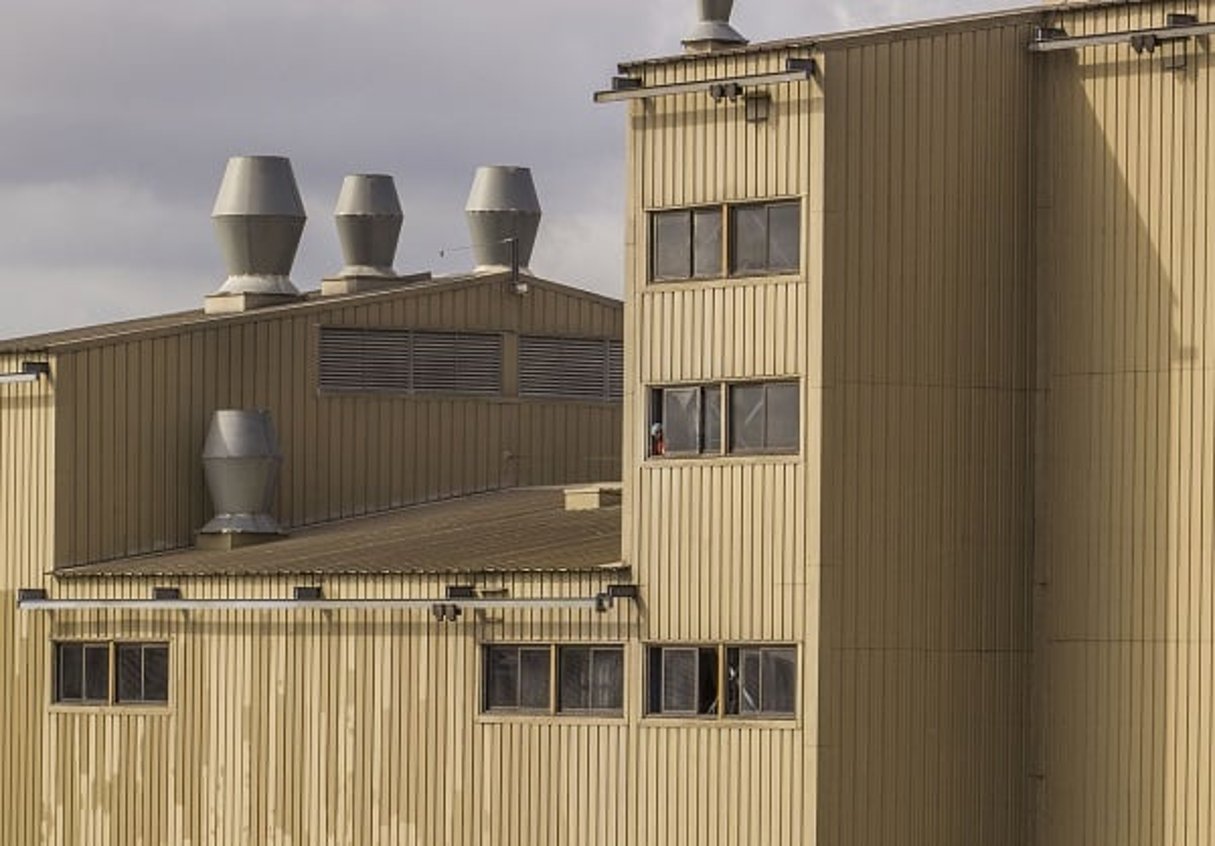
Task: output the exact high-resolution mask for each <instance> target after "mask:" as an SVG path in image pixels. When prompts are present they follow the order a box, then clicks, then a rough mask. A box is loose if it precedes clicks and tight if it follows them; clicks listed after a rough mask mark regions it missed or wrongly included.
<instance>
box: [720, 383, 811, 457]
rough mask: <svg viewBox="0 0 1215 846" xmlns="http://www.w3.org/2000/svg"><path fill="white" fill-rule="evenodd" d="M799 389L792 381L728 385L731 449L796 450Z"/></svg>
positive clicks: (797, 441) (799, 413) (738, 450)
mask: <svg viewBox="0 0 1215 846" xmlns="http://www.w3.org/2000/svg"><path fill="white" fill-rule="evenodd" d="M800 436H801V392H800V388H799V386H798V384H797V383H796V382H759V383H755V384H749V385H732V386H730V451H731V452H741V453H747V452H752V453H754V452H796V451H797V450H798V445H799V442H800Z"/></svg>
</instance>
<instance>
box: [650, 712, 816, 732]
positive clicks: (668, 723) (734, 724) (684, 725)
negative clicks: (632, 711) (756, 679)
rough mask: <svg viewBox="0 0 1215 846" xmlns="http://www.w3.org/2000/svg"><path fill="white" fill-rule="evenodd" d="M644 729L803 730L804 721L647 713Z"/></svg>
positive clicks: (791, 718)
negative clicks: (670, 715) (671, 715)
mask: <svg viewBox="0 0 1215 846" xmlns="http://www.w3.org/2000/svg"><path fill="white" fill-rule="evenodd" d="M640 725H641V727H642V728H643V729H688V728H694V729H757V730H761V731H801V729H802V721H801V720H800V719H797V718H795V717H790V718H788V719H775V718H768V719H765V718H763V717H756V718H749V717H717V716H711V717H664V716H662V715H660V714H647V715H646V716H645V717H643V718H642V720H641V723H640Z"/></svg>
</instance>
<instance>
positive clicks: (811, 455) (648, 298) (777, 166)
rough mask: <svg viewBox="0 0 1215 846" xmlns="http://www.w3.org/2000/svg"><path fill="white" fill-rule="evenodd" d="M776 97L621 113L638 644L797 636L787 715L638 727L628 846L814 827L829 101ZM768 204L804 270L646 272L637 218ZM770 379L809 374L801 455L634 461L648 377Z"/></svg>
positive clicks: (761, 62) (644, 222)
mask: <svg viewBox="0 0 1215 846" xmlns="http://www.w3.org/2000/svg"><path fill="white" fill-rule="evenodd" d="M788 55H789V54H787V53H783V52H776V53H773V54H771V55H764V56H748V57H745V58H719V57H710V58H705V59H698V60H695V61H689V62H687V63H685V64H677V65H664V66H654V67H648V68H646V69H645V74H646V84H647V85H655V84H663V83H673V82H679V81H683V80H689V79H709V78H714V79H716V78H723V77H729V76H731V75H746V74H755V73H761V72H769V71H773V70H783V69H784V63H785V59H786V58H787V57H788ZM798 55H805V53H800V54H798ZM768 90H769V91H770V93H771V94H772V98H773V100H772V116H771V118H770V120H769V121H768V122H766V123H759V124H749V123H747V122H746V121H745V120H744V119H743V104H742V102H741V101H740V102H736V103H730V102H723V103H720V104H718V103H715V102H714V101H713V100H712V99H710V97H709V96H708V95H707V94H706V93H704V92H699V93H695V94H688V95H679V96H674V97H663V98H658V99H655V100H652V101H648V102H646V103H644V104H634V105H632V106H631V112H630V125H631V132H630V136H629V160H630V180H631V182H630V197H629V213H630V218H629V227H630V228H629V234H628V238H627V240H628V255H627V267H628V268H629V278H628V283H627V284H628V296H627V303H628V305H627V306H626V328H625V356H626V358H625V420H626V429H625V467H626V472H625V509H626V519H625V531H624V534H625V541H624V543H625V557H626V560H627V561H628V562H629V563H630V564H631V565H632V566H633V567H634V568H635V571H636V574H637V580H638V582H639V583H640V584H641V585H642V591H643V596H644V600H645V618H644V619H643V621H642V623H641V626H640V629H639V632H638V637H639V640H640V642H641V644H647V643H650V642H678V641H683V642H703V643H717V642H723V641H727V642H729V641H763V642H777V643H796V644H798V646H799V648H800V662H801V663H800V667H799V673H800V676H799V681H800V683H801V684H800V690H799V703H798V713H799V716H798V720H797V721H796V722H795V723H793V724H780V723H777V724H773V725H767V726H755V725H746V724H733V725H731V724H730V723H729V722H725V723H722V724H720V725H709V726H706V725H704V724H703V723H697V722H695V721H693V722H688V721H683V722H675V723H670V722H669V721H668V722H663V721H660V720H655V719H650V720H647V721H643V722H642V724H641V725H640V727H639V729H638V731H637V734H636V738H635V741H634V742H635V743H636V744H637V750H638V751H637V759H636V762H635V768H636V773H637V775H636V777H637V780H638V783H637V785H636V788H635V798H634V800H633V801H634V803H635V804H633V805H631V806H630V810H631V811H632V813H634V814H635V817H634V820H633V829H632V832H633V835H634V836H633V838H632V839H631V841H630V842H635V843H653V842H657V843H677V842H688V843H706V844H728V843H738V844H743V843H765V844H793V843H804V842H807V840H806V838H807V837H808V832H812V831H813V830H814V820H815V812H816V809H815V805H814V802H813V799H812V797H813V796H814V790H815V767H816V750H815V739H814V738H815V733H816V732H815V729H816V721H815V714H816V702H817V694H816V690H817V675H818V674H817V651H816V648H815V645H816V640H817V638H816V631H817V623H816V621H817V614H818V569H817V565H818V558H817V553H818V540H817V519H816V518H815V517H814V516H813V514H812V511H813V505H814V504H816V503H817V500H818V478H817V474H816V473H814V472H813V468H815V467H816V466H817V439H816V433H817V421H818V404H819V399H818V397H819V392H818V385H819V361H820V358H819V337H820V326H819V320H820V312H819V309H818V303H819V301H820V297H821V294H820V290H821V289H820V287H819V286H820V284H821V275H820V272H819V271H820V268H821V264H822V190H821V172H822V161H823V160H822V140H821V139H822V97H821V91H820V90H819V88H818V83H816V82H805V83H797V84H786V85H779V86H773V87H771V88H770V89H768ZM776 198H795V199H798V200H800V201H801V203H802V214H801V222H802V236H801V240H802V272H801V273H795V274H791V275H785V276H777V277H771V278H750V279H725V280H714V281H697V282H687V283H653V284H651V283H648V282H647V276H648V272H647V268H648V241H649V238H648V224H649V218H648V215H647V212H648V211H649V210H652V209H661V208H670V207H683V206H691V205H703V204H715V205H716V204H722V203H727V202H738V201H746V200H767V199H776ZM778 377H779V378H788V377H791V378H794V379H797V380H799V382H800V385H801V398H802V407H801V416H802V429H803V432H802V449H801V451H800V454H799V455H797V456H792V457H789V456H771V457H753V458H741V457H728V458H722V459H698V460H677V459H663V460H649V461H647V460H646V459H645V450H646V443H647V428H646V418H647V409H646V404H647V393H646V392H647V390H648V388H649V387H650V386H653V385H661V384H670V383H678V382H698V381H717V380H735V379H762V378H778ZM636 681H637V683H638V684H639V685H640V684H641V683H642V682H643V678H642V673H641V668H640V667H638V668H637V670H636Z"/></svg>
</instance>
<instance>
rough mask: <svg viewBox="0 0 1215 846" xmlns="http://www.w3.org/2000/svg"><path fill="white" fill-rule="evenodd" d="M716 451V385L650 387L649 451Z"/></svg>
mask: <svg viewBox="0 0 1215 846" xmlns="http://www.w3.org/2000/svg"><path fill="white" fill-rule="evenodd" d="M720 452H721V386H720V385H692V386H688V387H673V388H654V389H653V390H652V391H651V398H650V445H649V454H650V455H652V456H654V455H676V456H679V455H699V454H702V453H704V454H710V455H716V454H719V453H720Z"/></svg>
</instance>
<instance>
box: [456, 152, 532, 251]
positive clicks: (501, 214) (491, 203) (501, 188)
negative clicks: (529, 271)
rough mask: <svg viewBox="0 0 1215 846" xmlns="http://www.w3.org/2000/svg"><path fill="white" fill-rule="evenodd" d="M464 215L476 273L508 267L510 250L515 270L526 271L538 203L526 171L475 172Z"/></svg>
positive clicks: (489, 169) (499, 168) (496, 169)
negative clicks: (515, 265) (515, 266)
mask: <svg viewBox="0 0 1215 846" xmlns="http://www.w3.org/2000/svg"><path fill="white" fill-rule="evenodd" d="M464 213H465V216H466V217H467V219H468V231H469V235H470V236H471V237H472V245H473V254H474V255H475V256H476V259H477V271H478V272H482V273H483V272H491V271H500V270H503V269H507V268H510V267H512V250H514V251H515V252H514V254H513V258H514V260H515V261H516V262H517V266H518V267H519V268H521V269H526V268H527V266H528V264H529V263H530V262H531V257H532V248H533V247H534V246H535V245H536V233H537V232H538V231H539V230H540V200H539V198H538V197H537V196H536V184H535V183H534V182H533V181H532V172H531V171H530V170H529V169H528V168H525V167H509V166H506V165H490V166H486V167H479V168H477V173H476V175H475V176H474V177H473V184H472V191H470V192H469V194H468V204H467V205H466V206H465V207H464Z"/></svg>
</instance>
